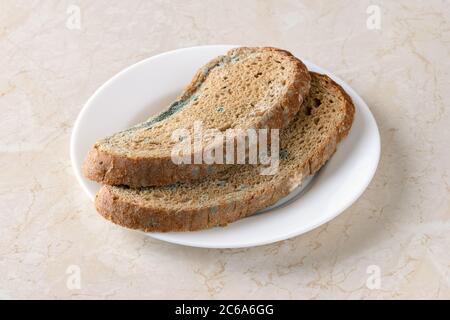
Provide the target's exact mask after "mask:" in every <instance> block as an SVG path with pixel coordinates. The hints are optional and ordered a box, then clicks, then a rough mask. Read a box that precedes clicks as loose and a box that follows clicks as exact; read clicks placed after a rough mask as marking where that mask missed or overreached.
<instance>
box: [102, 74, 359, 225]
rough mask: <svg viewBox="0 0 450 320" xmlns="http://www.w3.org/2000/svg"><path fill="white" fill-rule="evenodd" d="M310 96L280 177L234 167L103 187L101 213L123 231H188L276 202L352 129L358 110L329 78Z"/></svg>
mask: <svg viewBox="0 0 450 320" xmlns="http://www.w3.org/2000/svg"><path fill="white" fill-rule="evenodd" d="M311 75H312V81H311V91H310V94H309V96H308V98H307V99H306V101H305V102H304V103H303V105H302V108H301V111H300V112H299V113H298V114H297V115H296V118H295V119H294V120H293V122H292V124H291V125H290V126H289V127H287V128H286V129H283V130H282V132H281V133H280V165H279V170H278V173H277V174H276V175H272V176H267V175H260V174H259V171H258V166H255V165H241V166H231V167H230V168H229V169H227V170H226V171H223V172H221V173H219V177H217V178H213V177H208V178H206V179H204V180H202V181H200V182H191V183H180V184H173V185H170V186H165V187H148V188H141V189H130V188H127V187H114V186H103V187H102V188H101V190H100V191H99V193H98V194H97V196H96V201H95V203H96V208H97V211H98V212H99V213H100V214H101V215H102V216H104V217H105V218H106V219H108V220H111V221H112V222H114V223H116V224H119V225H121V226H124V227H128V228H133V229H141V230H144V231H149V232H151V231H162V232H164V231H188V230H199V229H205V228H210V227H213V226H219V225H220V226H223V225H226V224H227V223H230V222H233V221H236V220H238V219H241V218H243V217H246V216H249V215H251V214H253V213H255V212H257V211H258V210H261V209H263V208H266V207H268V206H270V205H272V204H274V203H276V202H277V201H278V200H279V199H280V198H282V197H284V196H286V195H287V194H289V193H290V192H291V191H292V190H293V189H294V188H296V187H297V186H298V185H299V184H300V183H301V182H302V180H303V179H304V178H305V177H307V176H308V175H311V174H314V173H315V172H316V171H317V170H319V169H320V167H321V166H322V165H323V164H324V163H325V162H326V161H327V160H328V159H329V158H330V157H331V156H332V155H333V153H334V152H335V150H336V146H337V144H338V142H339V141H340V140H341V139H342V138H344V137H345V136H346V135H347V133H348V132H349V130H350V127H351V125H352V122H353V114H354V110H355V109H354V106H353V103H352V101H351V99H350V97H349V96H348V95H347V94H346V93H345V92H344V90H343V89H342V88H341V87H340V86H339V85H338V84H336V83H335V82H334V81H332V80H331V79H330V78H329V77H327V76H325V75H320V74H315V73H312V74H311Z"/></svg>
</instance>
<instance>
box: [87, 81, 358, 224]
mask: <svg viewBox="0 0 450 320" xmlns="http://www.w3.org/2000/svg"><path fill="white" fill-rule="evenodd" d="M314 76H316V77H319V78H321V79H322V80H323V81H326V82H328V83H331V84H332V85H333V88H335V89H337V90H338V91H339V92H340V93H341V94H342V96H343V98H344V117H343V118H342V121H341V122H340V123H338V124H337V125H336V126H335V128H334V129H333V130H332V132H331V134H330V135H329V138H328V139H327V141H325V142H324V143H322V144H321V145H320V148H318V150H317V151H316V152H314V153H313V154H311V156H310V158H309V159H308V160H307V161H305V162H304V163H303V164H302V166H301V167H300V168H299V169H298V171H297V172H295V173H294V174H293V175H292V176H285V177H281V178H280V179H278V180H277V182H276V183H271V184H269V185H264V186H261V187H258V188H253V189H252V191H251V192H248V193H247V194H245V195H244V197H243V198H240V199H239V201H236V200H234V201H232V202H229V203H218V204H217V205H216V206H215V207H216V209H215V210H214V212H212V211H211V210H210V208H208V207H202V208H199V209H193V208H189V207H187V208H185V209H183V210H177V211H175V210H172V209H166V208H148V207H142V206H139V205H138V204H135V203H132V202H127V201H124V200H123V199H121V198H120V197H118V196H116V195H115V194H114V189H113V187H111V186H103V187H102V188H101V189H100V191H99V192H98V194H97V196H96V201H95V203H96V209H97V211H98V212H99V213H100V214H101V215H102V216H103V217H105V218H106V219H108V220H110V221H112V222H114V223H116V224H118V225H121V226H124V227H127V228H131V229H140V230H143V231H146V232H169V231H195V230H201V229H206V228H210V227H214V226H224V225H227V224H228V223H231V222H234V221H236V220H239V219H241V218H244V217H246V216H249V215H251V214H253V213H255V212H257V211H258V210H261V209H263V208H266V207H268V206H270V205H272V204H274V203H276V202H277V201H278V200H279V199H281V198H282V197H284V196H286V195H288V194H289V193H290V192H291V191H292V190H293V189H294V188H296V187H297V186H298V185H299V184H300V183H301V182H302V181H303V180H304V179H305V178H306V177H307V176H309V175H312V174H314V173H316V172H317V171H318V170H319V169H320V168H321V167H322V166H323V165H324V164H325V162H326V161H327V160H329V159H330V157H331V156H332V155H333V154H334V152H335V151H336V147H337V144H338V143H339V142H340V141H341V140H342V139H343V138H344V137H346V136H347V135H348V133H349V131H350V128H351V125H352V123H353V117H354V112H355V107H354V105H353V102H352V100H351V98H350V97H349V95H348V94H347V93H346V92H345V91H344V90H343V89H342V87H341V86H339V85H338V84H337V83H335V82H334V81H333V80H332V79H330V78H329V77H328V76H326V75H320V74H314Z"/></svg>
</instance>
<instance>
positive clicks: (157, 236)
mask: <svg viewBox="0 0 450 320" xmlns="http://www.w3.org/2000/svg"><path fill="white" fill-rule="evenodd" d="M234 47H238V45H201V46H192V47H185V48H179V49H174V50H170V51H166V52H162V53H159V54H157V55H154V56H151V57H148V58H145V59H143V60H141V61H138V62H136V63H134V64H132V65H130V66H128V67H125V68H124V69H122V70H121V71H119V72H118V73H116V74H115V75H113V76H112V77H111V78H109V79H108V80H107V81H106V82H104V83H103V84H102V85H101V86H99V87H98V88H97V89H96V90H95V91H94V93H93V94H92V95H91V96H90V97H89V99H88V100H87V101H86V103H85V104H84V106H83V107H82V108H81V110H80V112H79V113H78V115H77V118H76V120H75V122H74V125H73V128H72V133H71V137H70V159H71V165H72V167H73V170H74V173H75V176H76V179H77V181H78V183H79V184H80V185H81V187H82V189H83V191H84V192H85V193H86V194H87V195H88V197H89V198H90V200H91V201H94V200H95V195H92V194H91V192H90V190H89V189H88V186H87V185H86V184H85V183H84V179H83V177H82V174H81V172H82V170H81V166H82V164H80V163H79V162H78V161H77V157H76V150H75V149H76V142H77V136H78V132H79V130H80V123H81V122H82V120H83V118H84V115H85V113H86V112H87V110H88V109H89V108H90V106H91V104H92V102H93V101H95V99H96V97H97V96H98V95H99V94H100V93H101V92H102V91H103V90H104V89H105V88H106V87H108V86H109V85H110V84H111V83H112V82H114V81H115V80H116V79H117V78H119V77H120V76H121V75H122V74H125V73H128V72H129V71H131V70H132V69H134V68H138V67H139V66H140V65H142V64H144V63H148V62H149V61H151V60H154V59H158V58H160V57H162V56H166V55H170V54H174V53H179V52H182V51H187V50H195V49H208V48H223V49H224V50H229V49H231V48H234ZM299 59H301V60H302V61H303V63H304V64H305V65H306V66H307V67H308V68H310V67H311V68H314V69H318V70H320V71H319V72H321V73H323V74H326V75H327V76H329V77H330V78H331V79H333V80H334V81H335V82H336V83H338V84H339V85H341V86H342V87H343V88H344V90H345V91H346V92H347V93H348V94H349V95H350V96H351V97H352V98H354V97H356V98H357V99H358V100H359V101H358V103H355V105H356V104H357V105H361V106H362V107H364V108H365V109H366V111H367V115H368V116H369V119H370V121H371V122H372V123H373V124H374V129H375V133H376V135H375V138H376V141H375V144H376V147H377V148H376V150H374V151H375V155H374V158H376V161H375V162H374V166H373V168H372V171H371V172H370V174H367V175H366V181H365V183H364V187H361V188H360V189H359V190H358V192H355V193H354V194H353V196H352V197H351V200H349V201H347V202H346V203H345V205H343V206H342V207H341V208H339V209H337V210H333V214H330V215H327V216H326V217H324V218H323V219H321V220H318V221H315V222H314V223H311V224H310V225H308V226H307V227H306V228H300V229H299V230H297V231H293V232H290V233H286V234H282V235H279V236H275V237H271V238H268V239H265V240H263V241H245V242H241V243H239V244H231V245H230V244H227V243H223V244H217V243H214V244H213V245H208V244H200V243H198V242H195V241H189V240H186V239H177V238H169V236H170V235H173V234H175V232H169V233H149V232H143V231H140V230H131V229H127V228H126V229H127V230H130V231H135V232H138V233H144V234H145V235H147V236H150V237H152V238H154V239H158V240H161V241H165V242H169V243H173V244H178V245H183V246H189V247H197V248H209V249H234V248H246V247H256V246H263V245H267V244H271V243H275V242H279V241H283V240H286V239H290V238H293V237H296V236H299V235H301V234H304V233H307V232H309V231H311V230H313V229H315V228H317V227H319V226H321V225H323V224H326V223H328V222H330V221H331V220H333V219H334V218H336V217H337V216H338V215H340V214H341V213H343V212H344V211H345V210H347V209H348V208H349V207H350V206H351V205H353V204H354V203H355V202H356V200H357V199H358V198H360V197H361V195H362V194H363V193H364V191H365V190H366V189H367V187H368V186H369V184H370V182H371V181H372V180H373V177H374V175H375V173H376V171H377V168H378V165H379V161H380V156H381V138H380V132H379V128H378V125H377V122H376V119H375V117H374V116H373V114H372V112H371V111H370V108H369V106H368V105H367V103H366V102H365V101H364V100H363V99H362V97H361V96H360V95H359V94H358V93H357V92H356V91H355V90H354V89H353V88H352V87H351V86H350V85H349V84H348V83H347V82H345V81H344V80H342V79H341V78H339V77H338V76H336V75H335V74H334V73H332V72H330V71H329V70H327V69H325V68H322V67H320V66H318V65H316V64H315V63H312V62H310V61H309V60H307V59H303V58H301V57H299ZM318 174H320V172H319V173H318ZM297 200H298V199H297Z"/></svg>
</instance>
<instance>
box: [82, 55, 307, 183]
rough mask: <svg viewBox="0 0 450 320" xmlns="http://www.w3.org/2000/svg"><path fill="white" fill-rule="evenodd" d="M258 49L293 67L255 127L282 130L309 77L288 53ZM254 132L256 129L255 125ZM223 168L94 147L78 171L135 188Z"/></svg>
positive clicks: (200, 74)
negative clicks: (289, 78) (290, 76)
mask: <svg viewBox="0 0 450 320" xmlns="http://www.w3.org/2000/svg"><path fill="white" fill-rule="evenodd" d="M245 50H252V48H245V47H241V48H235V49H232V50H230V51H229V52H228V53H227V55H233V54H235V53H241V52H243V51H245ZM260 50H262V51H269V52H277V53H279V54H282V55H284V56H285V57H287V59H288V60H289V61H290V62H291V63H293V65H294V66H295V68H294V69H295V72H294V73H295V74H294V78H293V81H292V83H290V84H288V90H287V93H286V95H284V96H283V97H282V100H281V101H280V103H278V104H276V105H275V106H274V107H273V108H272V109H271V110H270V112H267V114H266V115H265V118H264V120H263V121H262V123H260V124H259V127H265V128H284V127H286V126H287V125H288V124H289V122H290V121H291V120H292V119H293V118H294V117H295V115H296V113H297V112H298V110H299V108H300V106H301V104H302V102H303V100H304V98H305V97H306V95H307V94H308V92H309V89H310V81H311V78H310V75H309V72H308V70H307V68H306V66H305V65H304V64H303V63H302V62H301V61H300V60H298V59H297V58H295V57H294V56H293V55H292V54H291V53H289V52H288V51H286V50H281V49H277V48H272V47H264V48H260ZM217 62H218V58H216V59H214V60H212V61H210V62H209V63H208V64H207V65H206V66H204V67H203V68H201V69H200V70H199V71H197V73H196V74H195V75H194V77H193V79H192V81H191V83H190V84H189V85H188V86H187V87H186V89H185V90H184V91H183V93H182V95H181V97H183V96H188V95H189V94H190V93H192V92H193V90H195V88H196V87H197V86H198V84H199V83H201V82H202V81H204V79H205V78H206V77H207V76H206V75H205V74H204V73H203V72H202V70H203V69H204V68H210V67H212V66H214V65H216V64H217ZM255 129H258V126H257V127H256V128H255ZM226 167H227V166H226V165H220V164H190V165H178V164H175V163H173V161H172V158H171V157H170V156H166V157H151V158H146V157H137V156H136V157H133V156H125V155H119V154H113V153H109V152H107V151H105V150H101V148H100V147H99V145H98V144H95V145H94V146H93V147H92V148H91V150H90V151H89V153H88V155H87V157H86V159H85V161H84V163H83V168H82V169H83V174H84V176H85V177H86V178H88V179H90V180H93V181H96V182H99V183H102V184H109V185H127V186H131V187H133V188H138V187H145V186H162V185H167V184H171V183H175V182H186V181H191V180H197V179H202V178H204V177H206V176H211V175H213V174H214V173H216V172H219V171H221V170H224V169H226Z"/></svg>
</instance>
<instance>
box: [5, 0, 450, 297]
mask: <svg viewBox="0 0 450 320" xmlns="http://www.w3.org/2000/svg"><path fill="white" fill-rule="evenodd" d="M369 5H376V6H378V7H377V8H379V9H380V18H381V20H380V29H371V28H368V27H367V19H368V18H369V16H370V15H371V13H369V14H368V13H367V11H366V10H367V8H368V7H369ZM74 8H75V9H74ZM78 9H79V12H80V24H79V26H80V28H79V29H77V28H73V23H74V21H75V22H77V21H76V19H75V20H73V19H74V18H76V17H74V14H75V15H76V11H77V10H78ZM74 10H75V11H74ZM369 11H370V10H369ZM370 12H371V11H370ZM200 44H243V45H271V46H277V47H282V48H286V49H288V50H295V51H296V52H302V53H303V57H304V58H305V59H308V60H310V61H312V62H314V63H316V64H318V65H320V66H323V67H325V68H327V69H329V70H332V71H333V72H335V73H336V74H337V75H338V76H340V77H342V78H343V79H344V80H346V81H348V82H349V83H350V84H351V85H352V86H353V87H354V88H355V90H357V91H358V93H360V94H361V96H362V97H363V98H364V99H365V100H366V101H367V103H368V104H369V106H370V108H371V110H372V112H373V114H374V116H375V117H376V119H377V122H378V125H379V128H380V133H381V139H382V156H381V161H380V166H379V169H378V171H377V173H376V176H375V178H374V180H373V181H372V183H371V184H370V186H369V188H368V189H367V190H366V192H365V193H364V194H363V195H362V197H361V198H360V199H359V200H358V201H357V202H356V203H355V204H354V205H353V206H352V207H351V208H349V209H348V210H346V211H345V212H344V213H343V214H342V215H340V216H339V217H338V218H337V219H335V220H333V221H332V222H330V223H328V224H326V225H324V226H322V227H319V228H317V229H316V230H314V231H312V232H309V233H307V234H305V235H302V236H299V237H296V238H294V239H290V240H287V241H283V242H280V243H276V244H272V245H267V246H263V247H256V248H248V249H241V250H206V249H195V248H188V247H181V246H176V245H171V244H166V243H163V242H160V241H157V240H152V239H150V238H148V237H146V236H145V235H143V234H140V233H136V232H132V231H128V230H125V229H121V228H119V227H116V226H115V225H113V224H111V223H108V222H106V221H105V220H103V219H102V218H101V217H100V216H99V215H97V214H96V212H95V210H94V207H93V205H92V203H91V202H90V201H89V199H88V198H87V196H86V195H85V194H84V193H83V191H82V190H81V188H80V186H79V185H78V183H77V182H76V180H75V177H74V175H73V173H72V168H71V166H70V159H69V139H70V133H71V127H72V125H73V123H74V120H75V118H76V116H77V114H78V112H79V111H80V109H81V107H82V106H83V104H84V103H85V102H86V100H87V99H88V98H89V97H90V95H92V93H93V92H94V91H95V90H96V88H98V87H99V86H100V85H101V84H102V83H103V82H104V81H106V80H107V79H108V78H110V77H111V76H112V75H114V74H115V73H117V72H118V71H120V70H121V69H123V68H124V67H126V66H128V65H130V64H133V63H135V62H137V61H139V60H142V59H144V58H147V57H149V56H152V55H154V54H157V53H160V52H164V51H167V50H171V49H176V48H180V47H187V46H193V45H200ZM0 48H1V55H0V67H1V70H2V72H1V73H0V110H1V114H0V115H1V116H0V205H1V207H0V273H1V277H0V298H74V299H80V298H88V299H91V298H109V299H112V298H170V297H171V298H255V299H258V298H269V299H270V298H305V299H306V298H328V299H334V298H344V299H347V298H358V299H359V298H373V299H379V298H389V299H392V298H440V299H444V298H446V299H449V298H450V250H449V249H450V232H449V231H450V147H449V141H450V129H449V127H450V112H449V104H450V90H449V87H450V3H449V2H448V1H444V0H442V1H438V0H435V1H419V0H416V1H412V0H402V1H395V2H394V1H381V0H376V1H375V0H374V1H357V0H354V1H325V0H323V1H312V0H310V1H294V0H292V1H286V0H284V1H275V0H273V1H256V0H253V1H234V0H233V1H207V2H206V1H181V0H180V1H162V0H158V1H137V0H130V1H126V2H125V1H118V0H115V1H104V0H97V1H87V0H86V1H82V0H73V1H57V0H41V1H25V0H22V1H13V0H4V1H1V3H0ZM71 266H75V270H76V271H77V270H78V271H79V272H80V276H81V277H80V279H79V280H80V281H79V283H78V284H79V286H78V285H75V286H74V285H73V283H72V285H71V281H72V280H73V279H72V280H71V278H70V277H71V276H73V274H72V275H70V274H68V273H67V272H69V273H71V272H72V271H71V270H73V268H71ZM370 266H375V268H379V269H377V270H379V271H380V283H379V284H380V285H379V286H375V287H374V286H373V282H371V281H372V280H371V279H372V278H370V277H371V276H373V274H368V273H367V271H369V272H370V271H371V270H373V269H371V268H370ZM368 268H369V269H368ZM372 268H373V267H372Z"/></svg>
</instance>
